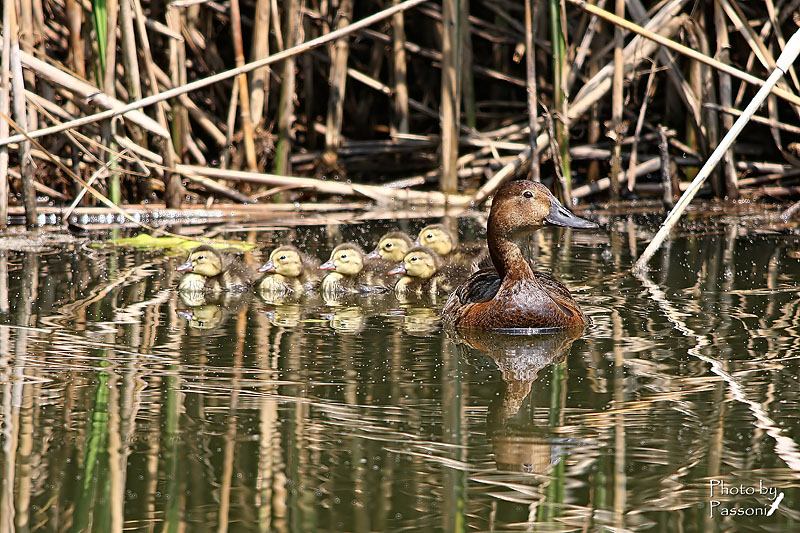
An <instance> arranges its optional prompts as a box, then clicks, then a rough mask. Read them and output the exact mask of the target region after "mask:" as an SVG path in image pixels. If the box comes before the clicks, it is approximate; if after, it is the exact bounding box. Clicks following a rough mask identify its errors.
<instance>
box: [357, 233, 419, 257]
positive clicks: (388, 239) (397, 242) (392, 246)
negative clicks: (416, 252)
mask: <svg viewBox="0 0 800 533" xmlns="http://www.w3.org/2000/svg"><path fill="white" fill-rule="evenodd" d="M413 247H414V243H413V242H412V241H411V237H409V236H408V235H406V234H405V233H403V232H402V231H390V232H389V233H387V234H386V235H384V236H383V237H381V238H380V240H379V241H378V246H377V247H376V248H375V249H374V250H373V251H371V252H370V253H368V254H367V257H366V259H368V260H373V259H383V260H385V261H389V262H392V263H399V262H401V261H402V260H403V258H404V257H405V256H406V252H408V251H409V250H410V249H411V248H413Z"/></svg>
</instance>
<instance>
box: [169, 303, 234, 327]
mask: <svg viewBox="0 0 800 533" xmlns="http://www.w3.org/2000/svg"><path fill="white" fill-rule="evenodd" d="M178 316H179V317H181V318H183V319H184V320H186V321H187V322H188V325H189V327H190V328H191V329H196V330H204V331H207V330H212V329H216V328H218V327H219V326H220V325H222V323H223V322H224V321H225V319H226V318H227V315H226V313H225V312H224V310H223V308H222V306H221V305H215V304H206V305H198V306H196V307H191V308H189V309H183V310H181V311H178Z"/></svg>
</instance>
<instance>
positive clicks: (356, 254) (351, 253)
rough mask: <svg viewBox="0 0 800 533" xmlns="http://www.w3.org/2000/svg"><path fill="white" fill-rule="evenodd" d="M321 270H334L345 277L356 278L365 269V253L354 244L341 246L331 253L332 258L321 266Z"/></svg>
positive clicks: (348, 243)
mask: <svg viewBox="0 0 800 533" xmlns="http://www.w3.org/2000/svg"><path fill="white" fill-rule="evenodd" d="M319 268H320V270H333V271H335V272H336V273H338V274H342V275H343V276H355V275H357V274H358V273H359V272H361V269H362V268H364V252H363V251H362V250H361V247H360V246H358V245H357V244H355V243H352V242H346V243H344V244H340V245H339V246H337V247H336V248H334V249H333V252H331V258H330V259H328V260H327V261H325V262H324V263H322V264H321V265H320V267H319Z"/></svg>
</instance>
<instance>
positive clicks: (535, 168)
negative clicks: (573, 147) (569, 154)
mask: <svg viewBox="0 0 800 533" xmlns="http://www.w3.org/2000/svg"><path fill="white" fill-rule="evenodd" d="M532 1H533V0H525V72H526V75H527V80H528V95H527V96H528V127H529V128H530V131H529V133H528V139H529V142H530V146H531V179H532V180H533V181H541V176H540V173H539V150H538V149H537V147H536V134H537V132H536V130H537V126H538V123H539V117H538V112H537V109H536V106H537V105H538V104H537V92H536V50H535V48H534V47H535V45H534V31H535V28H536V26H535V24H534V23H533V6H532Z"/></svg>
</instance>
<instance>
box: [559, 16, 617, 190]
mask: <svg viewBox="0 0 800 533" xmlns="http://www.w3.org/2000/svg"><path fill="white" fill-rule="evenodd" d="M617 1H618V2H623V1H624V0H617ZM548 7H549V9H550V39H551V42H552V45H551V46H552V57H553V108H554V109H555V112H556V114H557V117H556V120H555V135H556V146H557V149H558V150H559V152H560V160H561V165H562V167H561V175H562V176H563V181H561V184H562V187H561V191H560V192H561V199H562V200H563V201H564V202H565V203H566V204H567V205H571V204H572V172H571V170H570V166H571V165H570V158H569V132H568V129H567V124H566V116H567V95H566V93H565V88H566V84H565V81H566V77H565V75H566V73H567V70H568V69H567V42H566V35H565V33H564V28H565V20H564V11H563V9H564V4H563V3H562V2H560V1H559V0H549V2H548ZM553 160H554V161H557V160H558V158H557V157H556V154H553Z"/></svg>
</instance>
